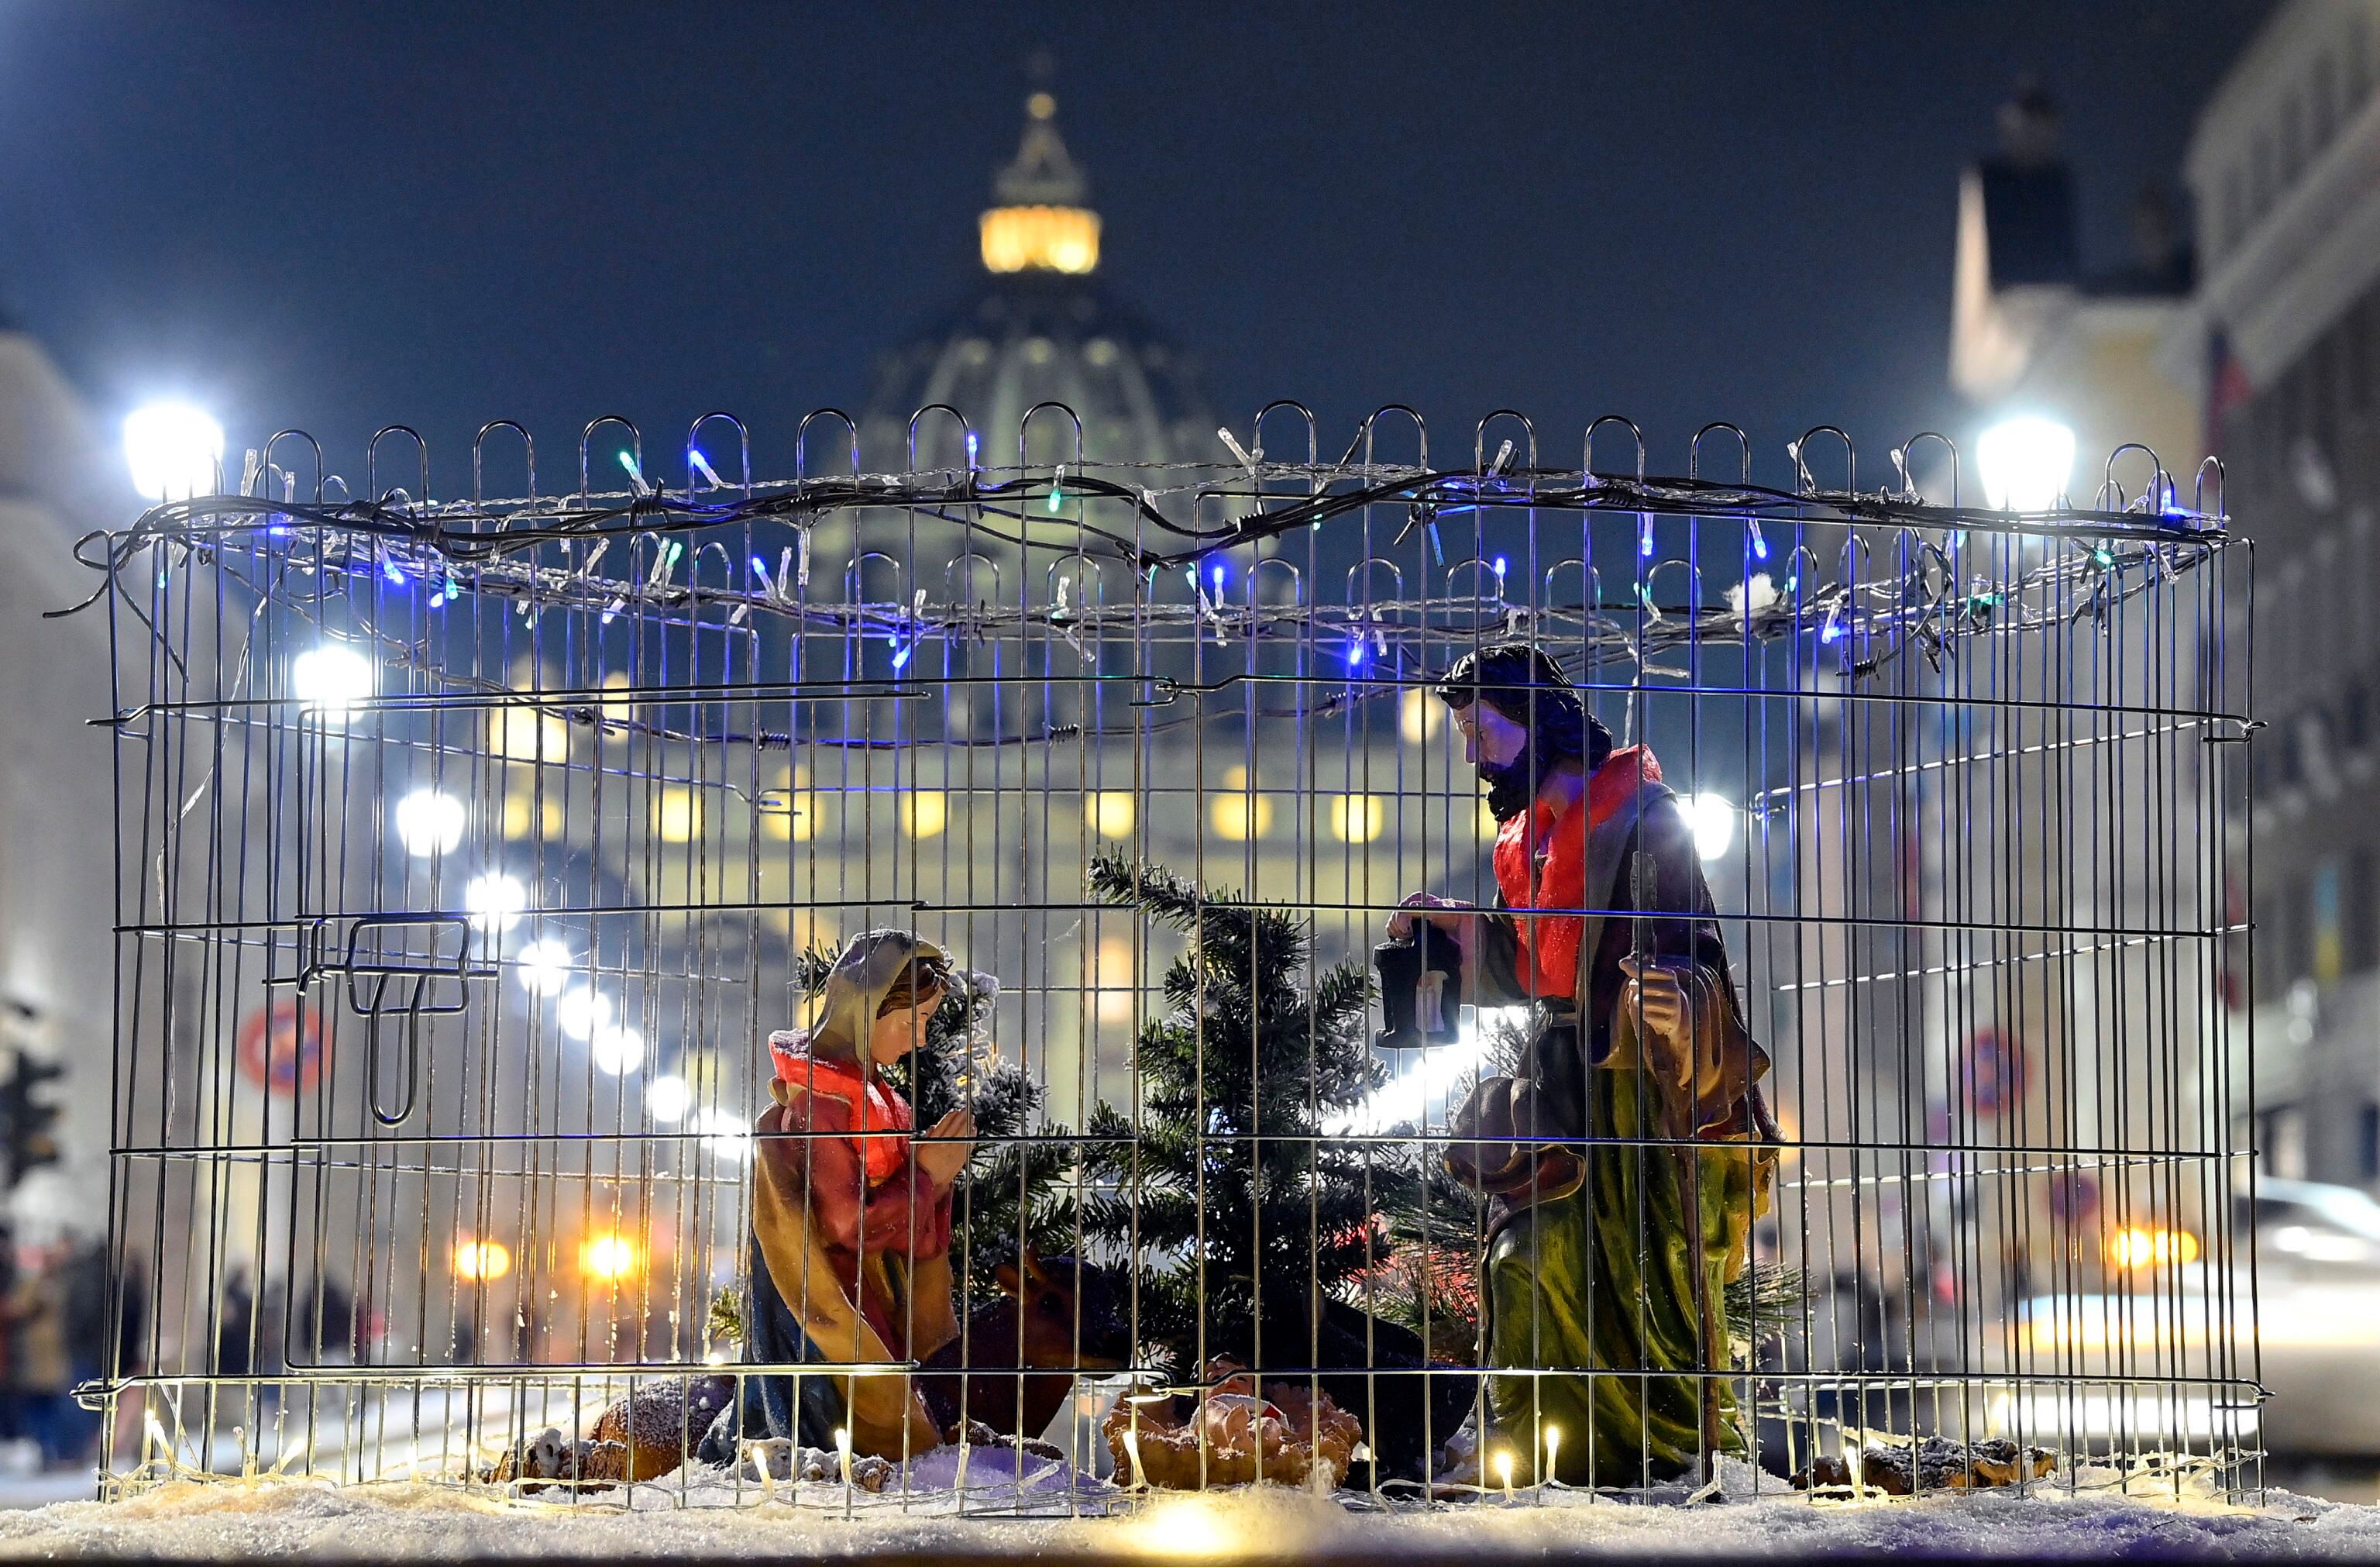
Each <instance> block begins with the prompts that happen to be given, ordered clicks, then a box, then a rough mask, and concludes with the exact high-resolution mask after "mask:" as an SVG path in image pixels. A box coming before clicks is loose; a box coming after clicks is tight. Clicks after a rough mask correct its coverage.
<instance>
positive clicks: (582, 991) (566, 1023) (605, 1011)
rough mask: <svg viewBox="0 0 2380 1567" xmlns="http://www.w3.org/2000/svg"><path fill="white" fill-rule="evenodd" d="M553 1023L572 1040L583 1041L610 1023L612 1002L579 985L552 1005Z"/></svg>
mask: <svg viewBox="0 0 2380 1567" xmlns="http://www.w3.org/2000/svg"><path fill="white" fill-rule="evenodd" d="M553 1021H554V1022H555V1023H556V1024H558V1025H560V1026H561V1028H562V1031H563V1032H564V1033H565V1034H567V1035H569V1036H570V1037H571V1038H572V1039H587V1038H589V1037H590V1036H592V1035H593V1034H594V1032H595V1030H597V1029H598V1028H601V1027H603V1026H605V1025H607V1024H609V1023H610V1022H611V1021H612V1002H611V1001H610V999H609V998H608V997H606V996H605V995H604V994H603V993H602V992H601V990H589V989H588V988H587V987H586V986H584V985H581V986H579V987H578V988H577V990H570V991H567V992H565V994H564V995H563V998H562V999H561V1000H560V1001H558V1002H554V1003H553Z"/></svg>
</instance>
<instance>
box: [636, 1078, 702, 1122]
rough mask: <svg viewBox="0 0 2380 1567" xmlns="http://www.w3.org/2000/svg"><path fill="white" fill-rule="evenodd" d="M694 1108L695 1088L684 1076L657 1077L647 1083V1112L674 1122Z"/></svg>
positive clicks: (655, 1118)
mask: <svg viewBox="0 0 2380 1567" xmlns="http://www.w3.org/2000/svg"><path fill="white" fill-rule="evenodd" d="M693 1108H694V1088H693V1086H692V1085H690V1084H689V1083H687V1082H686V1079H685V1078H683V1077H679V1076H675V1075H672V1076H668V1077H656V1078H654V1079H653V1080H652V1081H651V1082H650V1083H648V1084H646V1085H645V1113H646V1114H648V1115H650V1116H651V1117H652V1118H653V1119H654V1120H656V1121H662V1122H668V1123H671V1124H675V1123H677V1122H680V1121H683V1120H685V1119H686V1111H689V1110H692V1109H693Z"/></svg>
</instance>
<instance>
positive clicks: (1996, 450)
mask: <svg viewBox="0 0 2380 1567" xmlns="http://www.w3.org/2000/svg"><path fill="white" fill-rule="evenodd" d="M1975 464H1976V466H1977V467H1978V468H1981V469H1982V470H1983V478H1984V499H1985V500H1986V501H1987V502H1989V503H1990V504H1992V505H1993V506H1995V507H1997V508H1998V509H2000V510H2003V511H2015V512H2039V511H2047V510H2048V509H2049V508H2050V507H2052V506H2054V505H2056V504H2058V498H2059V497H2060V496H2062V495H2064V494H2065V493H2066V483H2067V480H2069V479H2070V478H2071V477H2072V475H2073V472H2074V431H2072V430H2070V429H2069V428H2068V427H2067V426H2065V425H2062V424H2060V423H2058V421H2057V420H2056V419H2042V418H2040V417H2039V416H2037V415H2033V414H2027V415H2024V416H2022V417H2020V418H2017V419H2003V420H2001V421H2000V422H1999V423H1998V424H1996V425H1994V426H1992V427H1991V428H1990V429H1989V430H1986V431H1984V433H1983V435H1982V437H1981V438H1980V439H1978V440H1977V441H1976V443H1975Z"/></svg>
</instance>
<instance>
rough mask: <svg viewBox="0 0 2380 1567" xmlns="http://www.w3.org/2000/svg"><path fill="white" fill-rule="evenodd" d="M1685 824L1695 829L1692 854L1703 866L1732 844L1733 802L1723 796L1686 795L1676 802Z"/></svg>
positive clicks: (1720, 854)
mask: <svg viewBox="0 0 2380 1567" xmlns="http://www.w3.org/2000/svg"><path fill="white" fill-rule="evenodd" d="M1678 808H1679V809H1680V810H1682V811H1683V812H1684V813H1685V818H1686V825H1687V826H1689V827H1691V828H1693V829H1694V854H1695V856H1697V857H1698V858H1700V859H1701V860H1702V861H1703V862H1704V863H1705V864H1708V863H1709V862H1710V861H1712V860H1715V859H1717V858H1718V857H1719V856H1722V855H1724V854H1726V853H1727V851H1728V849H1729V848H1730V846H1732V845H1733V844H1734V843H1735V802H1734V801H1732V800H1730V799H1729V798H1728V797H1727V796H1724V795H1713V794H1707V793H1706V794H1699V795H1687V796H1684V797H1682V798H1681V799H1680V800H1679V801H1678Z"/></svg>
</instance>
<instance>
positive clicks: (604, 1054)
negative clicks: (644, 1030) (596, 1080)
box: [587, 1023, 645, 1077]
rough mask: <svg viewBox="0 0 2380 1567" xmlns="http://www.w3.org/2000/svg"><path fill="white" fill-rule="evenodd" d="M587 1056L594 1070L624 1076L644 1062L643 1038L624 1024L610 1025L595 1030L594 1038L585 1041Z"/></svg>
mask: <svg viewBox="0 0 2380 1567" xmlns="http://www.w3.org/2000/svg"><path fill="white" fill-rule="evenodd" d="M587 1054H588V1055H589V1058H590V1059H592V1060H593V1061H594V1063H595V1066H596V1070H598V1071H601V1072H608V1073H610V1074H611V1075H613V1076H614V1077H620V1076H625V1075H626V1074H628V1073H631V1072H634V1071H635V1070H636V1069H637V1066H638V1065H639V1064H640V1063H642V1062H643V1061H644V1059H645V1037H644V1035H642V1034H640V1033H638V1032H637V1030H636V1029H634V1028H631V1027H629V1026H627V1025H626V1024H625V1023H614V1024H610V1025H608V1026H604V1027H601V1028H598V1029H596V1030H595V1037H594V1038H593V1039H589V1040H588V1041H587Z"/></svg>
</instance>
